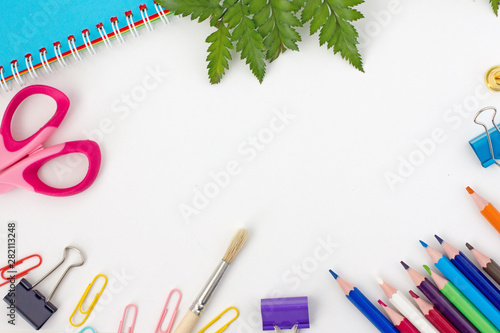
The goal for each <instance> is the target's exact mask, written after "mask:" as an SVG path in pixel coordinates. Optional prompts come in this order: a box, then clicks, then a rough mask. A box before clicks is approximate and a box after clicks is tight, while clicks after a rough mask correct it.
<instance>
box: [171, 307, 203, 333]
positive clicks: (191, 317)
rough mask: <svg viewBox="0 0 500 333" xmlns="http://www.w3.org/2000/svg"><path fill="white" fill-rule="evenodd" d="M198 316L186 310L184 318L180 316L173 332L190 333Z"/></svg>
mask: <svg viewBox="0 0 500 333" xmlns="http://www.w3.org/2000/svg"><path fill="white" fill-rule="evenodd" d="M198 318H200V317H199V316H197V315H195V314H194V313H192V312H191V311H188V312H187V313H186V315H185V316H184V318H182V320H181V322H180V323H179V326H177V328H176V329H175V331H174V333H192V332H193V328H194V326H195V325H196V322H197V321H198Z"/></svg>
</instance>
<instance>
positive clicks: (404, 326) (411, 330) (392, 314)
mask: <svg viewBox="0 0 500 333" xmlns="http://www.w3.org/2000/svg"><path fill="white" fill-rule="evenodd" d="M378 304H380V305H381V306H382V309H384V311H385V313H387V316H389V319H390V320H391V321H392V323H393V324H394V326H395V327H396V328H397V329H398V331H400V332H401V333H420V331H419V330H417V328H416V327H415V326H413V324H412V323H410V321H409V320H408V319H406V318H405V317H403V316H402V315H400V314H399V313H397V312H396V311H394V310H393V309H391V308H390V307H388V306H387V304H385V303H384V302H382V301H381V300H378Z"/></svg>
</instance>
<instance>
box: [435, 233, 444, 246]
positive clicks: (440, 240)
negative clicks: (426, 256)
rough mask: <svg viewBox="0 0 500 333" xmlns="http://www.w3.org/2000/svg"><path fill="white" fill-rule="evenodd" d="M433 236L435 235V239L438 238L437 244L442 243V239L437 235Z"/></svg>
mask: <svg viewBox="0 0 500 333" xmlns="http://www.w3.org/2000/svg"><path fill="white" fill-rule="evenodd" d="M434 237H436V239H437V240H438V242H439V244H443V242H444V240H443V239H442V238H441V237H439V236H438V235H434Z"/></svg>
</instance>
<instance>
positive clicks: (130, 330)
mask: <svg viewBox="0 0 500 333" xmlns="http://www.w3.org/2000/svg"><path fill="white" fill-rule="evenodd" d="M129 311H133V315H132V323H130V326H129V327H128V328H127V330H126V331H125V332H126V333H133V332H134V327H135V320H136V319H137V305H135V304H129V305H127V306H126V307H125V310H123V317H122V320H120V325H119V326H118V333H124V331H123V326H124V325H125V321H126V318H127V315H128V313H129Z"/></svg>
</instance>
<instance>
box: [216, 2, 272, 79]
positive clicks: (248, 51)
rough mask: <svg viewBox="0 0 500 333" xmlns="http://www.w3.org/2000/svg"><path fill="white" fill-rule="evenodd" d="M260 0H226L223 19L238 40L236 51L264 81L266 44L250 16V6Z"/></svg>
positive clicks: (236, 40) (258, 77) (232, 37)
mask: <svg viewBox="0 0 500 333" xmlns="http://www.w3.org/2000/svg"><path fill="white" fill-rule="evenodd" d="M255 1H260V0H240V1H235V0H226V1H224V4H223V7H225V8H227V10H226V12H225V14H224V16H223V20H224V22H225V23H227V27H228V29H230V30H232V36H231V40H232V41H233V42H236V52H240V54H241V59H242V60H243V59H245V60H246V63H247V64H248V65H249V66H250V70H251V71H252V73H253V74H254V75H255V76H256V77H257V79H258V80H259V82H261V83H262V80H263V79H264V75H265V74H266V63H265V61H264V59H265V55H264V52H265V50H264V44H263V39H262V36H261V35H260V34H259V33H258V32H257V31H256V26H255V23H254V21H253V20H252V19H251V18H250V17H251V14H252V13H251V12H250V8H251V7H252V6H254V5H255V3H254V2H255ZM257 7H258V6H257Z"/></svg>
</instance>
